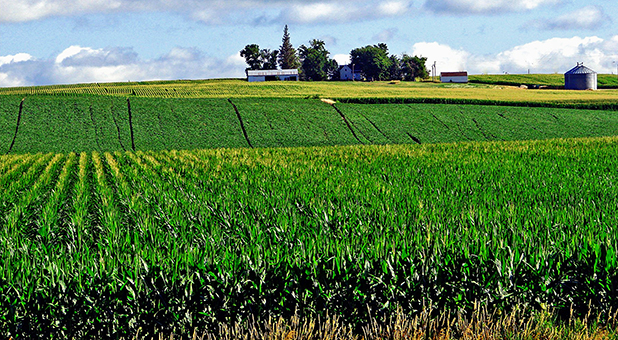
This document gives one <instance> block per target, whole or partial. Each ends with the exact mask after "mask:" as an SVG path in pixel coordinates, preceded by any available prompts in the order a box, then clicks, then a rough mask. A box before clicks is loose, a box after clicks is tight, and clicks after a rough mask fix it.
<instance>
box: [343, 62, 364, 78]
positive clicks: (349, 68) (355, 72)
mask: <svg viewBox="0 0 618 340" xmlns="http://www.w3.org/2000/svg"><path fill="white" fill-rule="evenodd" d="M339 79H341V80H363V75H362V70H361V69H360V67H354V65H343V66H341V67H339Z"/></svg>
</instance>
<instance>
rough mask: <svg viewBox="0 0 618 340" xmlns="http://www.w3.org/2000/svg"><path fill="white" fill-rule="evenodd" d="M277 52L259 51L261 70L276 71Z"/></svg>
mask: <svg viewBox="0 0 618 340" xmlns="http://www.w3.org/2000/svg"><path fill="white" fill-rule="evenodd" d="M278 56H279V51H277V50H274V51H271V50H269V49H263V50H261V51H260V59H261V60H262V68H261V69H262V70H276V69H277V57H278Z"/></svg>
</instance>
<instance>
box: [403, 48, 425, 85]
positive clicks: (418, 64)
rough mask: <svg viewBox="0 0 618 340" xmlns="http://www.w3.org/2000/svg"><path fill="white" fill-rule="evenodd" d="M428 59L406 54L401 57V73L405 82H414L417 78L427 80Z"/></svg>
mask: <svg viewBox="0 0 618 340" xmlns="http://www.w3.org/2000/svg"><path fill="white" fill-rule="evenodd" d="M425 62H427V58H425V57H417V56H414V57H411V56H409V55H407V54H405V53H404V55H403V56H402V57H401V71H402V73H403V78H404V79H405V80H410V81H414V80H415V79H416V78H421V79H424V78H427V77H428V76H429V74H428V73H427V67H426V66H425Z"/></svg>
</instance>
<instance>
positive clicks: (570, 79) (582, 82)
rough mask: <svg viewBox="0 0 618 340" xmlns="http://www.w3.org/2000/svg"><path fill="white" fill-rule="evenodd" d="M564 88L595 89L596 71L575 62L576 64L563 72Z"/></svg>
mask: <svg viewBox="0 0 618 340" xmlns="http://www.w3.org/2000/svg"><path fill="white" fill-rule="evenodd" d="M564 88H565V89H567V90H596V89H597V73H596V72H594V71H593V70H591V69H589V68H587V67H586V66H584V63H577V66H575V67H574V68H572V69H571V70H570V71H568V72H567V73H565V74H564Z"/></svg>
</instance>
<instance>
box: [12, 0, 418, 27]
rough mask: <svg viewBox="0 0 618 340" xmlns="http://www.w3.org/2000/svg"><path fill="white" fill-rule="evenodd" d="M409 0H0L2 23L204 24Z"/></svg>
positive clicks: (355, 15)
mask: <svg viewBox="0 0 618 340" xmlns="http://www.w3.org/2000/svg"><path fill="white" fill-rule="evenodd" d="M412 1H413V0H391V1H379V0H357V1H353V0H321V1H320V0H318V1H316V0H289V1H284V0H274V1H272V0H270V1H269V0H227V1H220V0H203V1H196V0H154V1H153V0H25V1H15V0H0V8H2V11H1V12H0V23H2V22H22V21H32V20H38V19H42V18H46V17H53V16H76V15H81V14H92V13H110V12H136V11H160V12H174V13H181V14H184V15H186V16H188V17H190V18H192V19H194V20H197V21H201V22H204V23H208V24H226V23H227V24H229V23H237V22H243V23H247V22H254V23H255V22H272V21H281V20H284V21H285V22H286V23H314V22H345V21H348V20H359V19H360V20H366V19H372V18H381V17H391V16H399V15H403V14H406V13H407V12H408V11H409V9H410V7H411V3H412Z"/></svg>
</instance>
